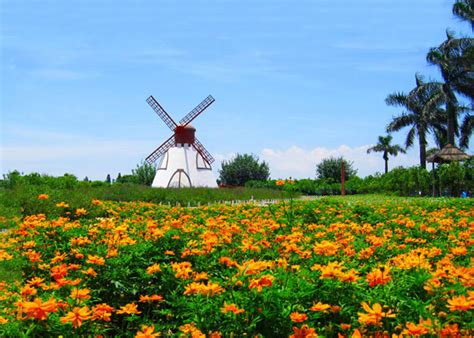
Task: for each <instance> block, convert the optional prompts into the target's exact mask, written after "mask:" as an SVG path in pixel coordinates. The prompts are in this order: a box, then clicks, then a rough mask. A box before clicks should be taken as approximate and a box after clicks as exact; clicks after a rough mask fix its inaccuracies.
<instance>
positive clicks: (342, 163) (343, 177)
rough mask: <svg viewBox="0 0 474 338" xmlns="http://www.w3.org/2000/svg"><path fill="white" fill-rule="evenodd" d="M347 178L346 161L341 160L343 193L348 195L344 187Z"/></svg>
mask: <svg viewBox="0 0 474 338" xmlns="http://www.w3.org/2000/svg"><path fill="white" fill-rule="evenodd" d="M345 179H346V171H345V170H344V161H342V162H341V195H342V196H345V195H346V189H345V187H344V183H345Z"/></svg>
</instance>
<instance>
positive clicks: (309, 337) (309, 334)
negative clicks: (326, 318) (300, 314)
mask: <svg viewBox="0 0 474 338" xmlns="http://www.w3.org/2000/svg"><path fill="white" fill-rule="evenodd" d="M293 332H294V333H293V334H292V335H291V336H290V338H318V334H317V333H316V332H314V329H313V328H312V327H311V328H310V327H308V325H306V324H305V325H303V326H302V327H301V329H299V328H297V327H293Z"/></svg>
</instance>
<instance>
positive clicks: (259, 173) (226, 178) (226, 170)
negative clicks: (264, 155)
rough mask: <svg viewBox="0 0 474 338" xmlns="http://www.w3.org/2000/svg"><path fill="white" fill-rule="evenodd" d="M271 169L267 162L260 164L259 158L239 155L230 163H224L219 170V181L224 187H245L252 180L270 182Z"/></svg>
mask: <svg viewBox="0 0 474 338" xmlns="http://www.w3.org/2000/svg"><path fill="white" fill-rule="evenodd" d="M269 177H270V169H269V167H268V164H267V163H266V162H262V163H259V160H258V157H256V156H255V155H248V154H243V155H240V154H237V156H236V157H234V158H233V159H232V160H230V161H224V162H222V168H221V169H220V170H219V181H220V183H221V184H223V185H230V186H244V185H245V183H246V182H248V181H251V180H261V181H265V180H268V178H269Z"/></svg>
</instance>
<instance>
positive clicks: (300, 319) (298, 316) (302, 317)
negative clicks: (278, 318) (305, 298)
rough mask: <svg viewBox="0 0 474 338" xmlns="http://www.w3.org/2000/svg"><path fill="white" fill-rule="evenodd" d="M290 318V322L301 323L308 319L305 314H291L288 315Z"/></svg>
mask: <svg viewBox="0 0 474 338" xmlns="http://www.w3.org/2000/svg"><path fill="white" fill-rule="evenodd" d="M290 318H291V321H292V322H295V323H301V322H304V321H305V320H306V319H308V316H307V315H306V313H299V312H293V313H291V314H290Z"/></svg>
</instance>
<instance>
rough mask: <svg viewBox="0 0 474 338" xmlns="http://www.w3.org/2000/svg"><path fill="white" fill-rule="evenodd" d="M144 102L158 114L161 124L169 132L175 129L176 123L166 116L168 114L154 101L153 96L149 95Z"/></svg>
mask: <svg viewBox="0 0 474 338" xmlns="http://www.w3.org/2000/svg"><path fill="white" fill-rule="evenodd" d="M146 102H148V104H149V105H150V107H151V108H153V110H154V111H155V113H157V114H158V116H159V117H160V118H161V119H162V120H163V122H164V123H165V124H166V125H167V126H168V128H170V129H171V130H175V129H176V122H174V120H173V119H172V118H171V117H170V116H169V115H168V113H167V112H166V111H165V110H164V109H163V107H162V106H161V105H160V104H159V103H158V101H156V100H155V98H154V97H153V96H151V95H150V97H149V98H148V99H146Z"/></svg>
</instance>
